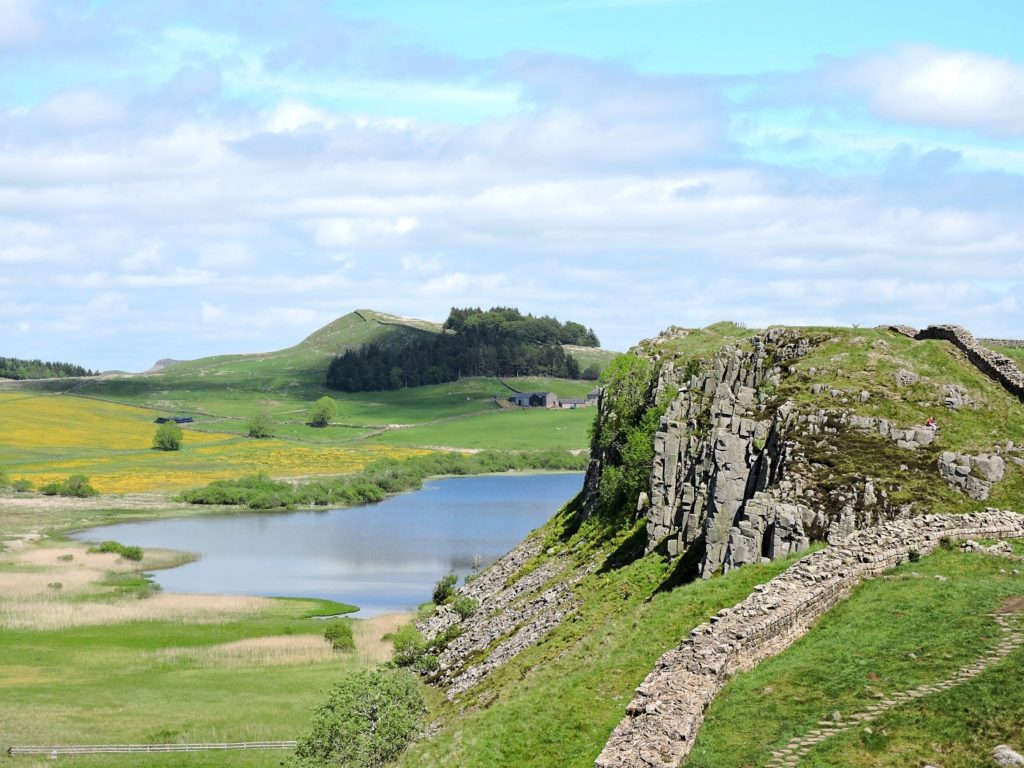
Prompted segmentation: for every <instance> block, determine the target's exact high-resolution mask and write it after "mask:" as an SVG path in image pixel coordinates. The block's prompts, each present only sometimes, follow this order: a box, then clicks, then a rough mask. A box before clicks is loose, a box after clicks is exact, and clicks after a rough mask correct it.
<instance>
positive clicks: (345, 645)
mask: <svg viewBox="0 0 1024 768" xmlns="http://www.w3.org/2000/svg"><path fill="white" fill-rule="evenodd" d="M324 637H325V638H327V639H328V640H330V641H331V647H332V648H334V650H336V651H354V650H355V649H356V641H355V638H354V637H352V625H351V624H349V623H348V622H347V621H332V622H331V623H329V624H328V625H327V626H326V627H325V628H324Z"/></svg>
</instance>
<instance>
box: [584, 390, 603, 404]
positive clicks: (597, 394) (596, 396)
mask: <svg viewBox="0 0 1024 768" xmlns="http://www.w3.org/2000/svg"><path fill="white" fill-rule="evenodd" d="M600 399H601V389H600V387H597V388H595V389H592V390H590V391H589V392H587V404H588V405H597V401H598V400H600Z"/></svg>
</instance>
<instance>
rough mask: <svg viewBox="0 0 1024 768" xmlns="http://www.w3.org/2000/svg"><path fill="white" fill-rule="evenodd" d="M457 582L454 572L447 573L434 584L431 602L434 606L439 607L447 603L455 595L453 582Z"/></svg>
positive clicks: (457, 578)
mask: <svg viewBox="0 0 1024 768" xmlns="http://www.w3.org/2000/svg"><path fill="white" fill-rule="evenodd" d="M458 580H459V577H458V576H456V575H455V573H454V572H451V573H449V574H448V575H447V576H442V577H441V578H440V579H438V580H437V583H436V584H434V594H433V601H434V605H441V604H443V603H447V602H448V600H449V599H450V598H451V596H452V595H454V594H455V582H457V581H458Z"/></svg>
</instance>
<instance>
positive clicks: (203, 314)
mask: <svg viewBox="0 0 1024 768" xmlns="http://www.w3.org/2000/svg"><path fill="white" fill-rule="evenodd" d="M226 313H227V310H225V309H224V307H220V306H217V305H216V304H210V303H209V302H206V301H204V302H203V303H202V306H200V308H199V318H200V319H201V320H202V321H203V322H204V323H219V322H220V321H221V320H223V319H224V316H225V314H226Z"/></svg>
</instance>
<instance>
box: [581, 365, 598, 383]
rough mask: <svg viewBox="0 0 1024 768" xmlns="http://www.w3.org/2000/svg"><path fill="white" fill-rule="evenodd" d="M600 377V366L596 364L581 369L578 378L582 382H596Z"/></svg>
mask: <svg viewBox="0 0 1024 768" xmlns="http://www.w3.org/2000/svg"><path fill="white" fill-rule="evenodd" d="M600 377H601V366H599V365H598V364H597V363H593V364H592V365H588V366H587V367H586V368H584V369H583V373H581V374H580V378H581V379H583V380H584V381H597V380H598V379H599V378H600Z"/></svg>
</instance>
